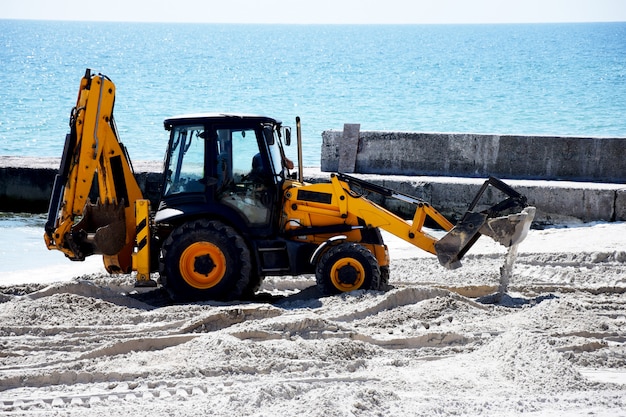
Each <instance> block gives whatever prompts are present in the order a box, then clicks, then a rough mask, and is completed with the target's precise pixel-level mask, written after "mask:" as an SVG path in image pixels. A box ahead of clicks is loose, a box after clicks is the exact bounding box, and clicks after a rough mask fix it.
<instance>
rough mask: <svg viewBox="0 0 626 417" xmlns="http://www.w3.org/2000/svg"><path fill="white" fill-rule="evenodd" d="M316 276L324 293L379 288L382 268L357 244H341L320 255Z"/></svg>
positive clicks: (371, 255) (318, 284) (367, 251)
mask: <svg viewBox="0 0 626 417" xmlns="http://www.w3.org/2000/svg"><path fill="white" fill-rule="evenodd" d="M315 279H316V281H317V286H318V288H319V290H320V292H321V293H322V294H324V295H331V294H339V293H342V292H348V291H355V290H359V289H366V290H379V289H380V285H381V270H380V266H379V265H378V261H377V260H376V257H375V256H374V255H373V254H372V252H370V251H369V250H368V249H367V248H365V247H364V246H361V245H359V244H358V243H352V242H346V243H340V244H338V245H336V246H333V247H331V248H330V249H328V250H327V251H326V252H325V253H324V254H323V255H322V257H321V258H320V260H319V262H318V264H317V267H316V270H315Z"/></svg>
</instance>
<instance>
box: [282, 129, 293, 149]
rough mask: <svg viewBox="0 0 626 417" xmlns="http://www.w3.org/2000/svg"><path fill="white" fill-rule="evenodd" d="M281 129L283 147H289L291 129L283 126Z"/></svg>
mask: <svg viewBox="0 0 626 417" xmlns="http://www.w3.org/2000/svg"><path fill="white" fill-rule="evenodd" d="M283 129H284V130H285V145H287V146H291V128H290V127H289V126H285V127H284V128H283Z"/></svg>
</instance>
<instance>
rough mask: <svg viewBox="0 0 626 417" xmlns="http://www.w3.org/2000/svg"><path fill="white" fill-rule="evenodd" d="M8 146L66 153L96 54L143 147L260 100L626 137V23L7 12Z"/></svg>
mask: <svg viewBox="0 0 626 417" xmlns="http://www.w3.org/2000/svg"><path fill="white" fill-rule="evenodd" d="M0 66H1V67H0V68H1V71H0V155H27V156H60V154H61V151H62V149H63V141H64V137H65V133H66V132H67V129H68V127H67V125H68V118H69V113H70V110H71V108H72V106H73V105H74V104H75V100H76V93H77V91H78V84H79V81H80V78H81V77H82V75H83V74H84V71H85V68H87V67H89V68H92V69H94V70H95V71H97V72H102V73H104V74H106V75H108V76H109V77H110V78H111V79H112V80H113V81H114V82H115V83H116V85H117V99H116V111H115V115H116V120H117V125H118V128H119V130H120V136H121V139H122V141H123V142H124V144H125V145H126V146H127V148H128V150H129V153H130V155H131V158H132V159H134V160H161V159H162V156H163V152H164V150H165V144H166V141H167V138H166V132H165V131H164V130H163V126H162V121H163V119H165V118H166V117H169V116H172V115H176V114H181V113H189V112H199V111H230V112H246V113H261V114H267V115H269V116H273V117H277V118H279V119H282V120H283V121H284V122H285V123H286V124H290V125H294V124H295V122H294V119H295V117H296V116H300V117H301V118H302V122H303V133H304V138H305V143H306V145H305V156H304V161H305V164H306V165H319V157H320V145H321V132H322V131H323V130H326V129H342V127H343V124H344V123H360V124H361V129H362V130H410V131H430V132H474V133H502V134H548V135H576V136H611V137H615V136H619V137H625V136H626V117H625V116H626V23H590V24H539V25H530V24H529V25H415V26H413V25H408V26H385V25H381V26H367V25H365V26H350V25H347V26H345V25H337V26H333V25H329V26H326V25H311V26H307V25H304V26H300V25H209V24H207V25H202V24H146V23H144V24H138V23H80V22H43V21H10V20H0Z"/></svg>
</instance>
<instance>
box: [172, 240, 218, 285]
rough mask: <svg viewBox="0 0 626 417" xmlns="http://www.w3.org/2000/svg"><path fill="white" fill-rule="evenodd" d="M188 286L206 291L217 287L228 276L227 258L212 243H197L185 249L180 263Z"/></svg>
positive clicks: (181, 271)
mask: <svg viewBox="0 0 626 417" xmlns="http://www.w3.org/2000/svg"><path fill="white" fill-rule="evenodd" d="M178 266H179V269H180V275H181V276H182V277H183V279H184V280H185V282H187V284H189V285H191V286H192V287H194V288H198V289H201V290H205V289H207V288H212V287H214V286H216V285H217V284H218V283H219V282H220V281H221V280H222V278H224V275H225V274H226V257H225V256H224V253H223V252H222V250H221V249H220V248H219V247H217V246H215V245H214V244H212V243H210V242H196V243H194V244H192V245H191V246H189V247H188V248H187V249H185V250H184V251H183V253H182V255H181V256H180V261H179V263H178Z"/></svg>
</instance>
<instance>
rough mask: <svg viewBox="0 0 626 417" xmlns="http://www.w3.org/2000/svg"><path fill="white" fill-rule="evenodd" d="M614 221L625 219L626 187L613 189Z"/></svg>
mask: <svg viewBox="0 0 626 417" xmlns="http://www.w3.org/2000/svg"><path fill="white" fill-rule="evenodd" d="M615 221H618V222H623V221H626V188H622V189H619V190H617V191H615Z"/></svg>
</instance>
